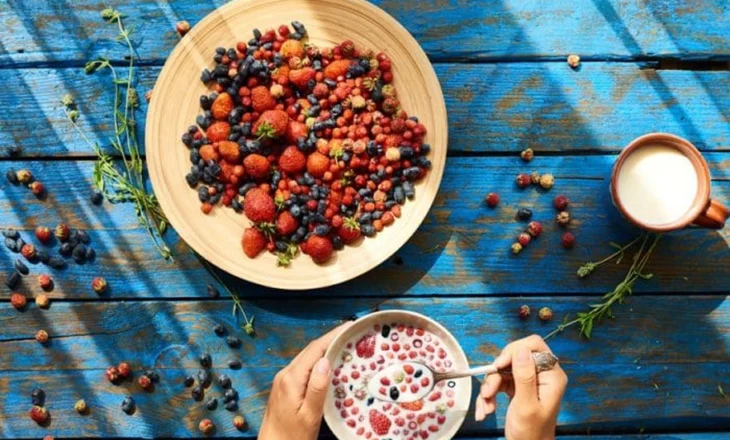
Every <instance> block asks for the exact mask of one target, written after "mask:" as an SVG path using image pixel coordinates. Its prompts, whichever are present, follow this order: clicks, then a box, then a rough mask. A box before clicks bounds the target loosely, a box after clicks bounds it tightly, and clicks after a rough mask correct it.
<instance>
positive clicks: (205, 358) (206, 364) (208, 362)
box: [199, 353, 213, 368]
mask: <svg viewBox="0 0 730 440" xmlns="http://www.w3.org/2000/svg"><path fill="white" fill-rule="evenodd" d="M199 359H200V365H201V366H202V367H203V368H210V367H211V366H212V365H213V360H212V359H211V357H210V353H203V354H201V355H200V358H199Z"/></svg>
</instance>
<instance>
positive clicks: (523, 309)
mask: <svg viewBox="0 0 730 440" xmlns="http://www.w3.org/2000/svg"><path fill="white" fill-rule="evenodd" d="M518 313H519V315H520V318H522V319H527V318H528V317H529V316H530V306H528V305H527V304H523V305H521V306H520V310H519V312H518Z"/></svg>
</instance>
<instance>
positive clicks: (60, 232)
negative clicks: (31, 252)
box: [54, 223, 71, 243]
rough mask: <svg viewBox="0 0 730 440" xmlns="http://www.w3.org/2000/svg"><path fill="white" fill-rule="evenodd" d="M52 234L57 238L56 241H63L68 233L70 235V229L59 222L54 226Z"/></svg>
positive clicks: (66, 238)
mask: <svg viewBox="0 0 730 440" xmlns="http://www.w3.org/2000/svg"><path fill="white" fill-rule="evenodd" d="M54 234H55V235H56V238H57V239H58V241H60V242H61V243H63V242H65V241H66V240H68V237H69V235H71V229H69V227H68V226H67V225H65V224H64V223H59V224H58V225H57V226H56V230H55V231H54Z"/></svg>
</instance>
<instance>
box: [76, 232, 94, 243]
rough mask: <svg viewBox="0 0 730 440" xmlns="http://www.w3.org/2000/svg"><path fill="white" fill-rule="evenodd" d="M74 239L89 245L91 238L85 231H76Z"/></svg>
mask: <svg viewBox="0 0 730 440" xmlns="http://www.w3.org/2000/svg"><path fill="white" fill-rule="evenodd" d="M76 237H77V238H78V239H79V241H80V242H81V243H83V244H89V243H91V237H89V233H88V232H86V231H82V230H79V231H76Z"/></svg>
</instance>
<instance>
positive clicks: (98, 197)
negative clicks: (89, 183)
mask: <svg viewBox="0 0 730 440" xmlns="http://www.w3.org/2000/svg"><path fill="white" fill-rule="evenodd" d="M90 200H91V203H93V204H94V205H101V204H102V202H104V194H103V193H102V192H101V191H99V190H98V189H96V188H94V189H92V190H91V196H90Z"/></svg>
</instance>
